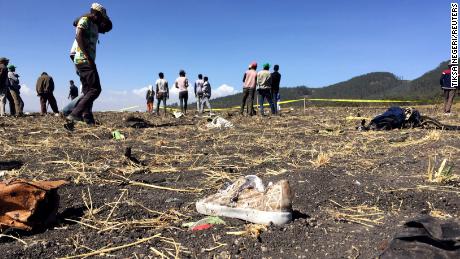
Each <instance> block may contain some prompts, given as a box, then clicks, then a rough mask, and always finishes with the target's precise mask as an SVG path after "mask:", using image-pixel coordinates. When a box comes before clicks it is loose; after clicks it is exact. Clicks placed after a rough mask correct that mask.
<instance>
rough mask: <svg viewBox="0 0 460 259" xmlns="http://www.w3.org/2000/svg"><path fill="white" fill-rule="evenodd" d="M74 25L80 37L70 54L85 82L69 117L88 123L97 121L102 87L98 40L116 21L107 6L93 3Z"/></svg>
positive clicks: (81, 78)
mask: <svg viewBox="0 0 460 259" xmlns="http://www.w3.org/2000/svg"><path fill="white" fill-rule="evenodd" d="M74 26H75V27H76V37H75V40H74V42H73V45H72V49H71V51H70V56H71V58H72V60H73V61H74V64H75V66H76V69H77V71H78V72H77V74H78V75H79V76H80V81H81V83H82V85H83V96H82V97H81V99H80V100H79V102H78V103H77V105H76V106H75V108H74V109H73V110H72V113H71V114H69V115H68V116H67V117H66V118H67V120H68V121H70V122H71V123H73V122H75V121H85V122H86V123H87V124H88V125H94V124H95V120H94V116H93V111H92V110H93V103H94V101H95V100H96V99H97V98H98V97H99V94H100V93H101V90H102V89H101V82H100V80H99V74H98V72H97V67H96V63H95V59H96V44H97V42H98V38H99V33H106V32H109V31H110V30H111V29H112V22H111V21H110V18H109V17H108V16H107V11H106V9H105V8H104V7H103V6H102V5H100V4H98V3H93V4H92V5H91V10H90V13H88V14H85V15H83V16H81V17H80V18H79V19H77V20H76V21H75V22H74Z"/></svg>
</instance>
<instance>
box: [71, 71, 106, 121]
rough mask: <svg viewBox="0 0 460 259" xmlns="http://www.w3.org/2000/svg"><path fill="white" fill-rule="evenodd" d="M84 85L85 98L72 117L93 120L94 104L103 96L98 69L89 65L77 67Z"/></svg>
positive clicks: (76, 107)
mask: <svg viewBox="0 0 460 259" xmlns="http://www.w3.org/2000/svg"><path fill="white" fill-rule="evenodd" d="M76 67H77V71H78V74H79V76H80V81H81V84H82V90H83V96H82V97H81V98H80V101H78V103H77V105H76V106H75V108H74V109H73V111H72V113H71V115H72V116H75V117H78V118H81V117H83V118H84V119H88V120H93V103H94V101H95V100H96V99H97V97H99V95H100V94H101V91H102V90H101V82H100V80H99V74H98V73H97V68H96V67H91V66H90V65H88V64H79V65H76Z"/></svg>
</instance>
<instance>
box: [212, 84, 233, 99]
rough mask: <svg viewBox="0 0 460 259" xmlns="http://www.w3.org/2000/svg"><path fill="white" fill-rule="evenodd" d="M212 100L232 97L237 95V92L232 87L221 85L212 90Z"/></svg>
mask: <svg viewBox="0 0 460 259" xmlns="http://www.w3.org/2000/svg"><path fill="white" fill-rule="evenodd" d="M211 93H212V98H213V99H214V98H219V97H224V96H227V95H232V94H236V93H238V91H237V90H236V89H235V88H234V87H233V86H229V85H227V84H223V85H221V86H219V87H217V88H216V89H212V92H211Z"/></svg>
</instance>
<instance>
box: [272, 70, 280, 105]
mask: <svg viewBox="0 0 460 259" xmlns="http://www.w3.org/2000/svg"><path fill="white" fill-rule="evenodd" d="M279 69H280V66H278V65H275V66H273V73H272V74H271V78H272V99H273V105H274V106H275V111H276V113H277V114H278V113H279V112H280V111H279V107H278V100H279V99H280V82H281V74H280V73H279V72H278V70H279Z"/></svg>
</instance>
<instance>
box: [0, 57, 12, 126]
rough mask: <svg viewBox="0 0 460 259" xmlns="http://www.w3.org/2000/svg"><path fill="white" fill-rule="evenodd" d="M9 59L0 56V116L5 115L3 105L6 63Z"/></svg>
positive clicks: (5, 90)
mask: <svg viewBox="0 0 460 259" xmlns="http://www.w3.org/2000/svg"><path fill="white" fill-rule="evenodd" d="M9 62H10V60H9V59H7V58H4V57H1V58H0V116H2V117H3V116H5V105H6V99H7V92H8V85H9V81H8V68H7V66H8V63H9Z"/></svg>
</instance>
